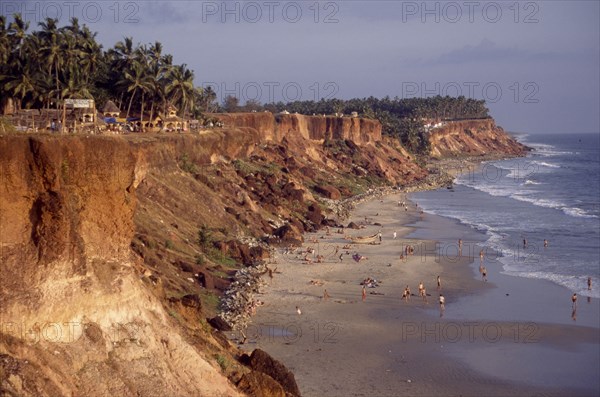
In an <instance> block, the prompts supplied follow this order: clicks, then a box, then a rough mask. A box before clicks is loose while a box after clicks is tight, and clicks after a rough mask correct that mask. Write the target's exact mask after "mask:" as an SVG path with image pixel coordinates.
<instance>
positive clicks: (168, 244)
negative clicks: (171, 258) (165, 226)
mask: <svg viewBox="0 0 600 397" xmlns="http://www.w3.org/2000/svg"><path fill="white" fill-rule="evenodd" d="M174 247H175V245H174V244H173V241H171V240H166V241H165V248H166V249H169V250H170V249H173V248H174Z"/></svg>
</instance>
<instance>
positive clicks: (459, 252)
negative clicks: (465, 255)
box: [458, 238, 462, 256]
mask: <svg viewBox="0 0 600 397" xmlns="http://www.w3.org/2000/svg"><path fill="white" fill-rule="evenodd" d="M458 256H462V239H460V238H459V239H458Z"/></svg>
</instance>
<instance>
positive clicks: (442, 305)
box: [440, 294, 446, 316]
mask: <svg viewBox="0 0 600 397" xmlns="http://www.w3.org/2000/svg"><path fill="white" fill-rule="evenodd" d="M444 310H446V298H444V295H442V294H440V316H441V315H442V313H443V312H444Z"/></svg>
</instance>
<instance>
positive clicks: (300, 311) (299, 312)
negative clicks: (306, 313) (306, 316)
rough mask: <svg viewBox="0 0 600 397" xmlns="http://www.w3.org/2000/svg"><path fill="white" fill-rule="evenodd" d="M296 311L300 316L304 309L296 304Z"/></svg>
mask: <svg viewBox="0 0 600 397" xmlns="http://www.w3.org/2000/svg"><path fill="white" fill-rule="evenodd" d="M296 313H298V315H299V316H300V315H301V314H302V310H300V308H299V307H298V306H296Z"/></svg>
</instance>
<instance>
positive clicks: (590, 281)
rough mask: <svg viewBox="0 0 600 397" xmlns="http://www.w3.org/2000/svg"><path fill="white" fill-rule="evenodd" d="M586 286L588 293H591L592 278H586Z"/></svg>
mask: <svg viewBox="0 0 600 397" xmlns="http://www.w3.org/2000/svg"><path fill="white" fill-rule="evenodd" d="M587 284H588V291H591V290H592V278H591V277H588V281H587Z"/></svg>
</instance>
